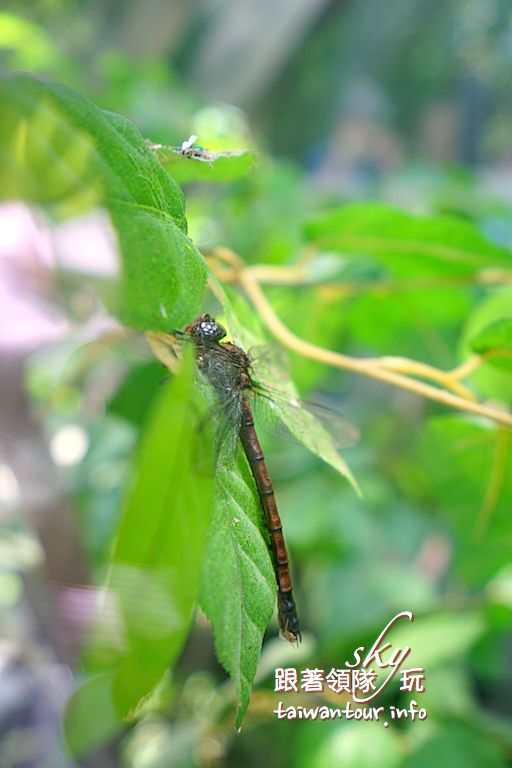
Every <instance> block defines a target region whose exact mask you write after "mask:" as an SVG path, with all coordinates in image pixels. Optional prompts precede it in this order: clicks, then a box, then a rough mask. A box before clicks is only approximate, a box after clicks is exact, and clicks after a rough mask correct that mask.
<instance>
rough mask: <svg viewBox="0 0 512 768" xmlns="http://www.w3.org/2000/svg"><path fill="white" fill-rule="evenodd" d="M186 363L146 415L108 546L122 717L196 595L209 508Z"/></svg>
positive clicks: (159, 669) (170, 649) (201, 435)
mask: <svg viewBox="0 0 512 768" xmlns="http://www.w3.org/2000/svg"><path fill="white" fill-rule="evenodd" d="M191 363H192V361H191V359H190V357H188V358H186V359H185V362H184V365H183V369H182V371H181V372H180V374H179V375H178V376H177V377H176V379H175V380H174V381H173V382H172V384H171V385H170V386H168V387H167V388H166V391H165V392H164V393H163V394H162V397H161V398H159V402H157V404H156V406H155V408H154V410H153V412H152V416H151V419H150V422H149V424H148V426H147V428H146V430H145V432H144V435H143V439H142V443H141V448H140V452H139V456H138V460H137V464H136V467H135V477H134V481H133V485H132V487H131V488H130V489H129V492H128V496H127V498H126V502H125V507H124V511H123V515H122V518H121V521H120V524H119V532H118V535H117V539H116V542H115V547H114V553H113V561H112V570H111V577H110V588H111V589H112V590H113V592H114V594H115V595H116V597H117V599H118V601H119V604H120V608H121V613H122V618H123V621H124V630H125V637H126V641H127V647H128V649H129V653H128V658H126V659H125V660H124V661H123V665H122V667H121V669H120V670H119V674H118V677H117V679H116V684H115V694H116V699H117V702H116V703H117V704H118V707H119V708H120V709H121V711H123V712H125V713H126V711H127V710H128V709H130V708H131V707H133V706H134V704H136V703H137V701H138V699H139V698H140V697H141V696H143V695H144V694H146V693H148V690H150V688H151V686H152V685H154V684H155V683H156V682H157V681H158V679H159V677H160V676H161V675H162V673H163V672H164V670H165V669H166V667H167V666H168V665H169V664H171V663H172V662H173V660H174V659H175V658H176V656H177V654H178V652H179V651H180V649H181V647H182V644H183V642H184V640H185V637H186V634H187V631H188V628H189V625H190V621H191V618H192V613H193V610H194V606H195V602H196V599H197V595H198V591H199V584H200V571H201V563H202V560H203V553H204V549H205V544H206V532H207V529H208V525H209V522H210V514H211V507H212V494H213V488H212V481H211V476H212V469H211V466H210V470H209V471H208V454H209V461H210V465H211V461H212V450H211V444H210V445H208V443H209V441H208V439H207V437H208V435H207V434H206V433H205V431H204V430H201V431H200V430H199V428H198V427H199V418H200V414H199V411H198V408H197V401H195V400H194V397H193V392H194V387H193V382H192V365H191ZM142 672H144V675H142ZM141 678H145V679H141ZM153 678H154V679H153ZM151 680H153V682H152V683H151Z"/></svg>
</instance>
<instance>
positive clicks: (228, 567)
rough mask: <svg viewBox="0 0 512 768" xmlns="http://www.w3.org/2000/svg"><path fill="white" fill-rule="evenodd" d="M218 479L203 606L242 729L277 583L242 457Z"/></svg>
mask: <svg viewBox="0 0 512 768" xmlns="http://www.w3.org/2000/svg"><path fill="white" fill-rule="evenodd" d="M215 479H216V493H215V502H214V511H213V516H212V521H211V525H210V530H209V533H208V540H207V546H206V552H205V559H204V563H203V576H202V587H201V605H202V607H203V609H204V611H205V613H206V615H207V616H208V618H209V619H210V621H211V622H212V625H213V634H214V639H215V649H216V652H217V656H218V657H219V659H220V661H221V663H222V665H223V666H224V668H225V669H226V670H227V672H228V673H229V675H230V677H231V678H232V680H233V683H234V685H235V688H236V692H237V697H238V702H239V704H238V711H237V717H236V722H237V725H240V723H241V721H242V718H243V716H244V714H245V711H246V710H247V706H248V704H249V696H250V693H251V685H252V682H253V680H254V675H255V674H256V666H257V663H258V659H259V655H260V649H261V644H262V641H263V635H264V632H265V630H266V628H267V626H268V623H269V621H270V617H271V616H272V612H273V610H274V608H275V604H276V583H275V577H274V572H273V570H272V564H271V561H270V555H269V549H268V543H267V541H268V536H267V533H266V531H265V529H264V526H263V517H262V514H263V513H262V511H261V507H260V502H259V498H258V495H257V492H256V488H255V485H254V481H253V479H252V476H251V474H250V471H249V468H248V465H247V462H246V460H245V457H244V456H243V454H242V453H241V452H240V453H239V455H238V457H237V459H236V462H233V464H231V465H230V466H223V467H220V468H219V469H218V470H217V472H216V477H215Z"/></svg>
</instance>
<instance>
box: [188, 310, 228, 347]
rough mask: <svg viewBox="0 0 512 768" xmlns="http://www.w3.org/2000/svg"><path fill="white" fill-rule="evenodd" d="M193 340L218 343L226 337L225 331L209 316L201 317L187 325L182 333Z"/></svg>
mask: <svg viewBox="0 0 512 768" xmlns="http://www.w3.org/2000/svg"><path fill="white" fill-rule="evenodd" d="M184 332H185V333H186V334H189V335H190V336H192V337H193V338H194V339H197V340H198V341H200V340H201V339H205V340H207V341H220V339H223V338H224V336H225V335H226V329H225V328H224V326H222V325H221V324H220V323H217V322H216V321H215V320H214V319H213V317H210V315H201V317H199V318H198V319H197V320H194V322H192V323H190V325H187V327H186V328H185V331H184Z"/></svg>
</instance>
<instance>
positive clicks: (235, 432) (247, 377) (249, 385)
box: [174, 314, 356, 644]
mask: <svg viewBox="0 0 512 768" xmlns="http://www.w3.org/2000/svg"><path fill="white" fill-rule="evenodd" d="M174 335H175V336H176V337H178V338H180V337H181V338H182V339H183V340H189V341H192V342H193V344H194V348H195V356H196V362H197V366H198V369H199V371H200V372H201V374H202V375H203V376H204V378H205V379H206V381H207V382H208V384H209V385H210V386H211V387H212V389H213V390H214V393H215V395H216V397H217V399H218V401H219V405H220V409H221V412H222V416H223V419H222V424H223V426H222V427H220V429H219V432H220V436H219V442H220V443H224V446H225V445H226V444H228V446H229V447H228V449H227V453H229V452H232V451H236V445H237V442H238V440H240V443H241V445H242V447H243V450H244V452H245V456H246V458H247V461H248V463H249V466H250V469H251V472H252V475H253V478H254V481H255V484H256V488H257V491H258V495H259V499H260V504H261V507H262V510H263V515H264V519H265V524H266V528H267V531H268V535H269V540H270V545H271V553H272V561H273V568H274V573H275V578H276V583H277V614H278V622H279V628H280V634H281V636H282V637H283V638H285V639H286V640H288V641H289V642H290V643H297V644H298V643H300V641H301V638H302V635H301V629H300V621H299V617H298V613H297V607H296V604H295V599H294V596H293V584H292V577H291V572H290V564H289V558H288V551H287V547H286V542H285V538H284V534H283V526H282V522H281V518H280V515H279V511H278V507H277V502H276V498H275V494H274V489H273V486H272V482H271V479H270V477H269V472H268V469H267V465H266V461H265V457H264V454H263V451H262V448H261V444H260V441H259V438H258V435H257V432H256V428H255V424H254V417H253V411H252V407H251V402H250V399H249V398H251V400H252V399H253V397H252V396H255V395H257V396H258V400H260V401H261V400H263V401H267V403H268V404H269V405H270V408H271V409H272V407H273V406H274V405H275V400H276V397H279V395H278V393H276V392H274V391H271V390H270V389H268V388H267V387H264V386H262V385H261V384H260V383H258V382H257V381H256V380H255V378H254V374H253V360H252V358H251V356H250V355H249V354H247V353H246V352H245V351H244V350H243V349H242V348H241V347H238V346H236V345H235V344H233V343H231V342H229V341H223V339H225V337H226V335H227V334H226V329H225V328H224V327H223V326H222V325H221V324H220V323H219V322H217V321H216V320H215V319H214V318H213V317H211V316H210V315H208V314H202V315H201V316H200V317H198V318H197V319H196V320H193V321H192V322H191V323H190V324H189V325H187V326H186V328H185V329H184V331H174ZM281 398H282V399H283V401H284V400H286V399H288V402H289V405H288V412H289V413H292V411H293V410H295V411H296V410H297V408H298V407H302V404H301V403H300V402H299V401H298V400H294V401H293V402H292V401H290V400H289V398H287V396H286V395H285V394H282V395H281ZM329 413H330V414H332V412H330V411H329ZM290 418H291V419H293V417H292V416H291V417H290ZM311 418H313V417H311ZM345 432H346V433H347V434H346V437H347V440H346V442H345V444H347V443H350V442H353V440H354V439H355V436H356V433H355V430H354V429H353V428H351V425H347V427H346V428H345ZM224 452H225V453H226V450H225V451H224Z"/></svg>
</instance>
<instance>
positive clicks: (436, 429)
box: [420, 416, 512, 584]
mask: <svg viewBox="0 0 512 768" xmlns="http://www.w3.org/2000/svg"><path fill="white" fill-rule="evenodd" d="M510 437H511V436H510V431H509V430H507V429H506V428H498V427H492V426H490V425H489V424H487V423H480V422H477V421H470V420H469V419H462V418H460V417H457V416H444V417H439V418H437V419H433V420H432V421H431V422H430V424H429V425H428V427H427V428H426V430H425V433H424V435H423V436H422V439H421V448H420V461H421V463H422V466H424V468H425V471H426V474H427V476H428V480H429V491H430V493H431V494H432V495H433V496H434V498H435V499H436V500H437V503H438V504H439V505H440V507H441V509H442V512H443V516H444V518H445V519H446V520H447V521H448V522H449V523H450V525H451V526H452V527H453V530H454V532H455V534H456V536H457V540H458V541H459V542H461V544H462V546H460V547H459V548H458V551H457V554H456V558H455V565H456V567H457V569H458V572H459V573H460V575H461V576H462V577H463V579H464V581H467V582H469V583H470V584H482V583H485V582H486V581H487V580H488V579H489V578H490V577H491V576H493V575H494V574H495V573H496V571H497V570H498V569H499V568H501V567H502V566H504V565H506V564H507V563H508V562H510V548H511V546H512V529H511V527H510V514H509V513H510V508H511V505H512V452H511V451H510ZM484 542H485V545H484Z"/></svg>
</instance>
